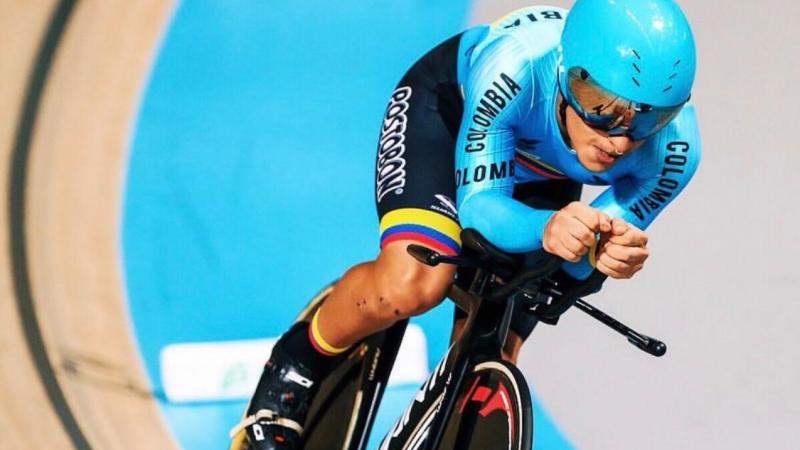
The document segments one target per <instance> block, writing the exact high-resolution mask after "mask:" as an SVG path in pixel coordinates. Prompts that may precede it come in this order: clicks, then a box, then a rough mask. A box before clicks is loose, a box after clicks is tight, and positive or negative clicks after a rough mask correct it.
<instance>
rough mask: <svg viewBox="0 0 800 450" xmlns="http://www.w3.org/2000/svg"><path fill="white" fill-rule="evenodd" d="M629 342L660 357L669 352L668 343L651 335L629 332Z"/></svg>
mask: <svg viewBox="0 0 800 450" xmlns="http://www.w3.org/2000/svg"><path fill="white" fill-rule="evenodd" d="M628 342H630V343H631V344H633V345H635V346H636V347H638V348H639V349H641V350H643V351H644V352H646V353H649V354H651V355H653V356H656V357H660V356H664V354H666V353H667V344H665V343H663V342H661V341H659V340H658V339H655V338H651V337H649V336H643V335H636V334H633V333H631V334H629V335H628Z"/></svg>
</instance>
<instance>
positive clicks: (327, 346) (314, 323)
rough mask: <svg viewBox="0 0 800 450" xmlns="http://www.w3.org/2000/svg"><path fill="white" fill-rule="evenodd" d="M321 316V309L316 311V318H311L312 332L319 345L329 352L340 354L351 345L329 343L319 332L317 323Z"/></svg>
mask: <svg viewBox="0 0 800 450" xmlns="http://www.w3.org/2000/svg"><path fill="white" fill-rule="evenodd" d="M318 316H319V310H317V312H316V313H314V318H313V319H311V334H313V335H314V340H315V341H316V342H317V345H319V346H320V347H322V349H323V350H325V351H326V352H328V353H333V354H334V355H338V354H339V353H342V352H343V351H345V350H347V349H348V348H350V347H341V348H339V347H334V346H332V345H331V344H329V343H327V342H326V341H325V339H323V338H322V335H321V334H320V333H319V325H317V317H318Z"/></svg>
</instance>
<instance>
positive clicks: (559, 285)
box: [408, 228, 667, 356]
mask: <svg viewBox="0 0 800 450" xmlns="http://www.w3.org/2000/svg"><path fill="white" fill-rule="evenodd" d="M461 241H462V244H463V246H464V253H465V256H447V255H442V254H440V253H438V252H436V251H434V250H431V249H429V248H427V247H423V246H421V245H416V244H411V245H409V246H408V253H409V254H411V256H413V257H414V258H415V259H417V260H418V261H420V262H421V263H423V264H426V265H429V266H436V265H439V264H454V265H456V266H459V267H468V268H477V269H483V270H486V271H488V272H490V273H494V274H497V275H498V276H500V277H502V278H504V279H505V282H504V283H503V284H501V285H500V286H499V287H497V288H495V289H494V290H492V291H490V292H489V293H488V294H487V296H488V297H489V298H492V299H505V298H508V297H510V296H511V295H514V294H515V293H516V292H518V291H519V290H520V289H521V287H522V286H523V285H527V284H529V283H531V282H533V283H536V282H539V283H541V286H540V288H541V290H540V291H541V292H543V293H545V294H546V295H549V296H550V298H551V299H552V301H551V302H549V303H548V304H542V303H539V304H537V305H536V307H535V309H534V310H533V314H534V315H535V316H536V317H537V318H538V319H539V320H541V321H543V322H545V323H549V324H551V325H555V324H556V323H557V321H558V318H559V317H560V316H561V314H563V313H564V312H566V311H567V310H568V309H569V308H570V307H572V306H573V305H575V306H577V307H578V309H580V310H581V311H583V312H585V313H587V314H589V315H590V316H591V317H593V318H595V319H597V320H598V321H600V322H602V323H603V324H605V325H607V326H608V327H610V328H612V329H613V330H615V331H617V332H618V333H620V334H622V335H623V336H625V337H626V338H627V340H628V342H630V343H631V344H633V345H634V346H636V347H637V348H639V349H640V350H642V351H644V352H646V353H648V354H651V355H653V356H663V355H664V354H665V353H666V352H667V346H666V344H664V343H663V342H662V341H660V340H658V339H655V338H652V337H649V336H647V335H644V334H641V333H637V332H636V331H634V330H632V329H630V328H629V327H627V326H626V325H624V324H622V323H621V322H619V321H618V320H616V319H614V318H613V317H611V316H609V315H608V314H606V313H604V312H602V311H600V310H599V309H597V308H595V307H594V306H592V305H590V304H589V303H587V302H586V301H584V300H583V299H581V297H583V296H586V295H590V294H593V293H595V292H597V291H599V290H600V288H601V287H602V284H603V281H605V279H606V276H605V275H603V274H602V273H600V272H599V271H597V270H595V271H594V272H593V273H592V274H591V275H590V276H589V278H587V279H586V280H584V281H579V280H575V279H573V278H571V277H569V276H567V275H565V274H563V273H562V274H554V273H555V272H556V271H557V270H558V268H559V267H560V265H561V263H562V260H561V259H559V258H557V257H547V258H545V259H544V261H542V262H540V263H538V264H536V265H534V266H533V267H526V266H525V265H524V264H523V262H522V261H521V260H520V259H519V258H515V257H514V256H512V255H509V254H508V253H505V252H503V251H501V250H499V249H498V248H496V247H495V246H493V245H492V244H491V243H489V241H487V240H486V238H484V237H483V236H482V235H481V234H480V233H478V232H477V231H476V230H473V229H469V228H468V229H465V230H463V231H462V232H461Z"/></svg>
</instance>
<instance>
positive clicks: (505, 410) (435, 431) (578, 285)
mask: <svg viewBox="0 0 800 450" xmlns="http://www.w3.org/2000/svg"><path fill="white" fill-rule="evenodd" d="M461 238H462V245H463V251H462V255H461V256H445V255H441V254H439V253H437V252H435V251H433V250H430V249H428V248H427V247H423V246H418V245H410V246H409V247H408V251H409V253H410V254H411V255H412V256H414V257H415V258H416V259H417V260H419V261H420V262H422V263H424V264H428V265H431V266H435V265H438V264H455V265H457V266H458V275H457V279H456V282H455V283H454V284H453V287H452V289H451V291H450V293H449V295H448V297H449V298H450V299H452V300H453V301H454V302H455V303H456V304H457V305H458V307H459V308H461V309H463V310H464V311H466V312H467V313H468V315H467V320H466V325H465V326H464V328H463V330H462V332H461V334H460V336H459V337H458V338H457V339H456V340H455V341H454V342H453V343H452V344H451V346H450V348H449V350H448V351H447V353H446V354H445V355H444V356H443V357H442V359H441V360H440V362H439V363H438V365H437V366H436V367H435V368H434V369H433V371H432V372H431V373H430V375H429V377H428V379H427V381H426V382H425V383H423V385H422V387H421V388H420V390H419V391H418V393H417V395H416V396H415V398H414V400H412V402H411V404H410V405H409V406H408V407H407V408H406V410H405V411H404V413H403V414H402V415H401V417H400V418H399V419H398V420H397V422H396V424H395V425H394V426H393V427H392V428H391V429H390V430H389V432H388V433H387V435H386V436H385V437H384V439H383V441H382V444H381V445H380V450H422V449H429V450H434V449H436V450H450V449H454V450H455V449H457V450H495V449H497V450H500V449H503V450H530V449H531V447H532V445H533V442H532V437H533V413H532V405H531V397H530V392H529V390H528V385H527V383H526V381H525V378H524V376H523V375H522V373H521V372H520V370H519V369H518V368H517V367H516V366H515V365H513V364H511V363H510V362H508V361H505V360H503V359H502V357H501V354H502V353H501V352H502V348H503V345H504V343H505V340H506V336H507V334H508V330H509V326H510V323H511V318H512V313H513V311H514V310H515V305H516V304H517V303H518V302H521V303H522V304H523V305H524V309H526V310H527V312H529V313H530V314H533V315H534V316H535V317H536V319H537V320H538V321H540V322H543V323H545V324H549V325H556V324H557V323H558V319H559V318H560V316H561V315H562V314H563V313H564V312H566V311H567V310H569V309H570V308H571V307H573V306H575V307H577V308H578V309H580V310H582V311H584V312H586V313H588V314H589V315H590V316H592V317H593V318H595V319H597V320H599V321H601V322H602V323H604V324H606V325H608V326H609V327H611V328H612V329H614V330H615V331H617V332H619V333H621V334H622V335H624V336H625V337H626V338H627V339H628V341H629V342H630V343H632V344H633V345H635V346H636V347H637V348H639V349H641V350H643V351H645V352H646V353H649V354H651V355H654V356H662V355H664V354H665V353H666V345H665V344H664V343H663V342H661V341H660V340H658V339H654V338H652V337H649V336H647V335H644V334H641V333H637V332H636V331H634V330H631V329H630V328H628V327H627V326H625V325H624V324H622V323H620V322H619V321H617V320H615V319H613V318H612V317H610V316H608V315H607V314H605V313H603V312H602V311H600V310H598V309H597V308H595V307H593V306H592V305H590V304H589V303H587V302H586V301H584V300H583V299H582V298H581V297H583V296H587V295H590V294H592V293H595V292H597V291H599V289H600V287H601V286H602V283H603V281H604V280H605V276H604V275H602V274H601V273H600V272H597V271H595V272H594V273H592V275H591V276H590V277H589V278H588V279H587V280H585V281H577V280H574V279H572V278H571V277H569V276H568V275H566V274H565V273H563V272H561V271H560V270H558V267H559V266H560V265H561V263H562V262H563V261H562V260H561V259H559V258H557V257H555V256H552V255H548V254H545V253H544V252H538V253H537V254H532V255H511V254H507V253H504V252H502V251H500V250H499V249H497V248H495V247H494V246H493V245H492V244H491V243H489V242H488V241H487V240H486V239H485V238H483V237H482V236H481V235H480V234H479V233H478V232H477V231H475V230H471V229H466V230H463V231H462V235H461ZM330 289H331V287H328V288H326V289H325V290H323V291H322V292H320V293H319V294H318V295H317V296H315V297H314V299H312V301H311V302H310V303H309V305H308V306H307V307H306V309H305V310H304V311H303V312H302V313H301V314H300V315H299V317H298V318H297V320H304V321H308V320H310V319H311V317H313V314H314V312H315V311H316V309H317V308H319V306H320V305H321V304H322V302H324V300H325V298H326V296H327V293H328V292H330ZM407 325H408V320H407V319H406V320H402V321H400V322H398V323H396V324H394V325H393V326H391V327H389V328H388V329H386V330H384V331H381V332H378V333H375V334H373V335H371V336H369V337H367V338H365V339H364V340H363V341H362V342H360V343H359V344H357V345H355V346H353V349H351V350H350V351H349V353H348V354H347V355H346V356H345V357H344V359H343V360H342V362H341V363H340V364H339V365H338V366H337V367H336V369H334V371H333V372H332V373H331V374H330V375H329V376H328V377H326V378H325V380H324V381H323V382H322V385H321V386H320V390H319V392H318V394H317V395H316V397H315V398H314V401H313V403H312V405H311V409H310V411H309V415H308V418H307V420H306V423H305V426H304V446H303V448H304V449H306V450H330V449H342V450H364V449H366V446H367V442H368V438H369V435H370V432H371V429H372V425H373V423H374V420H375V415H376V413H377V410H378V406H379V404H380V400H381V398H382V396H383V393H384V391H385V389H386V384H387V381H388V379H389V375H390V373H391V370H392V366H393V365H394V361H395V358H396V356H397V352H398V350H399V349H400V343H401V341H402V339H403V334H404V332H405V329H406V326H407ZM243 434H244V433H242V434H240V438H241V436H242V435H243ZM245 441H246V439H244V440H243V441H239V442H236V441H234V442H233V444H232V445H231V447H230V448H231V450H247V449H249V445H248V443H247V442H245Z"/></svg>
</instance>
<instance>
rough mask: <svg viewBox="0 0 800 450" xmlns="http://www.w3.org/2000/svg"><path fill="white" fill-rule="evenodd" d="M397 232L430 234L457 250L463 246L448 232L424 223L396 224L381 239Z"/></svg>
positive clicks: (429, 235) (431, 236)
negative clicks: (447, 233) (429, 226)
mask: <svg viewBox="0 0 800 450" xmlns="http://www.w3.org/2000/svg"><path fill="white" fill-rule="evenodd" d="M395 233H420V234H424V235H425V236H428V237H430V238H433V239H436V240H437V241H439V242H441V243H442V244H444V245H446V246H448V247H450V248H452V249H453V250H455V251H459V250H460V249H461V246H460V245H458V242H456V241H454V240H453V239H452V238H450V236H448V235H446V234H444V233H442V232H440V231H436V230H434V229H433V228H428V227H426V226H422V225H412V224H407V225H396V226H393V227H391V228H389V229H388V230H386V231H384V232H383V236H382V237H381V240H383V238H384V237H388V236H391V235H393V234H395Z"/></svg>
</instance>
